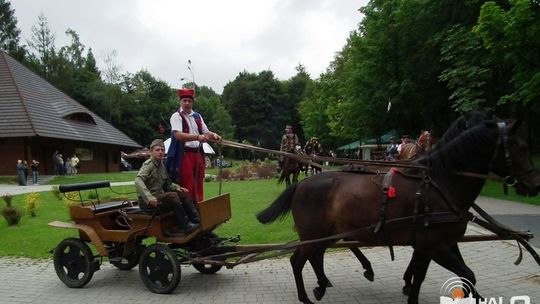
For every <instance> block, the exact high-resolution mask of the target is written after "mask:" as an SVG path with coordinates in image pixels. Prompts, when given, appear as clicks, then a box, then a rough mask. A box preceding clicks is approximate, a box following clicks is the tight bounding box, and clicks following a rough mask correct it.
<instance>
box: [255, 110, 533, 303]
mask: <svg viewBox="0 0 540 304" xmlns="http://www.w3.org/2000/svg"><path fill="white" fill-rule="evenodd" d="M517 125H519V124H514V125H513V126H512V127H511V130H510V132H508V133H507V132H506V127H504V125H503V124H498V122H497V121H494V120H485V121H482V122H481V123H479V124H477V125H475V126H473V127H471V128H469V129H467V130H465V131H463V132H456V134H452V136H448V135H447V136H446V141H445V143H442V144H441V143H439V146H438V147H437V149H434V150H433V151H431V152H430V153H429V154H427V155H426V156H424V157H422V158H420V159H419V160H418V161H417V163H418V164H420V165H422V166H424V167H425V168H426V169H403V170H392V171H391V172H393V173H391V174H392V179H391V186H392V187H393V188H394V189H395V194H396V195H395V197H394V198H392V199H391V200H390V201H389V202H388V203H387V204H386V205H384V206H385V208H382V207H374V206H382V205H383V204H382V203H381V202H382V201H383V199H382V191H381V182H382V178H378V179H377V178H374V176H373V175H364V174H354V173H349V172H330V171H329V172H324V173H322V174H318V175H315V176H313V177H311V178H309V179H306V180H304V181H303V182H301V183H299V184H295V185H293V186H292V187H289V188H287V189H286V190H285V191H284V192H283V193H282V194H281V195H280V197H278V199H277V200H276V201H275V202H274V203H273V204H272V205H271V206H270V207H268V208H267V209H265V210H264V211H262V212H261V213H259V214H258V216H257V217H258V219H259V221H260V222H262V223H270V222H272V221H275V220H276V219H277V218H279V217H281V216H283V215H285V214H286V213H287V212H288V211H292V214H293V218H294V222H295V226H296V230H297V232H298V235H299V237H300V240H302V241H305V240H311V239H318V238H323V237H328V236H332V235H336V234H340V233H344V232H348V231H355V235H354V236H348V238H350V239H355V240H359V241H362V242H364V243H368V244H371V245H374V246H378V245H413V246H414V248H415V254H416V255H417V256H416V257H415V258H414V263H415V264H414V269H413V277H414V280H413V283H412V287H411V290H410V293H409V299H408V303H418V294H419V291H420V285H421V283H422V282H423V280H424V278H425V275H426V272H427V268H428V266H429V262H430V261H431V260H433V261H435V262H436V263H438V264H440V265H441V266H442V267H444V268H446V269H448V270H450V271H452V272H454V273H455V274H456V275H457V276H459V277H463V278H465V279H467V280H469V281H470V282H472V283H473V284H475V283H476V279H475V277H474V273H473V272H472V271H471V270H470V269H469V268H468V267H467V266H466V265H465V263H464V261H463V259H462V258H461V256H460V255H459V251H457V250H456V249H457V242H458V241H459V240H460V239H461V238H462V237H463V235H464V233H465V229H466V227H467V222H468V219H470V213H469V212H468V209H469V208H470V207H471V205H472V202H474V200H475V199H476V197H477V196H478V194H479V192H480V190H481V188H482V186H483V184H484V180H483V179H481V178H478V177H472V176H468V175H461V174H456V172H464V171H465V172H472V173H477V174H483V175H485V174H487V173H488V172H493V173H495V174H497V175H499V176H502V177H507V180H511V179H514V181H515V182H514V183H512V184H513V186H515V188H516V191H517V193H518V194H521V195H530V196H532V195H536V194H537V193H538V191H539V190H540V173H539V172H538V170H536V169H535V168H534V167H533V163H532V161H531V159H530V155H529V152H528V150H527V145H526V144H525V143H524V142H523V141H522V140H521V139H520V138H519V137H518V136H517V134H516V126H517ZM443 137H444V136H443ZM510 177H511V178H510ZM418 191H419V192H420V193H421V195H420V199H417V195H416V193H417V192H418ZM376 227H379V228H378V229H377V228H376ZM374 230H377V232H375V231H374ZM335 241H337V240H328V241H325V242H316V243H308V244H304V245H302V246H299V247H298V248H297V249H296V250H295V252H294V254H293V256H292V257H291V265H292V268H293V272H294V276H295V281H296V287H297V291H298V298H299V300H300V301H301V302H303V303H312V302H311V301H310V300H309V298H308V296H307V294H306V291H305V288H304V282H303V278H302V269H303V267H304V265H305V262H306V261H307V260H309V261H310V263H311V265H312V267H313V269H314V271H315V274H316V276H317V282H318V287H317V288H315V290H314V293H315V297H316V298H317V299H320V298H322V296H324V293H325V290H326V288H327V287H330V286H331V284H330V282H329V280H328V278H327V277H326V275H325V273H324V269H323V256H324V252H325V250H326V248H327V247H328V246H329V245H331V244H332V243H334V242H335ZM474 296H475V297H477V294H474Z"/></svg>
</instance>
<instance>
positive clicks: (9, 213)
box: [2, 207, 22, 226]
mask: <svg viewBox="0 0 540 304" xmlns="http://www.w3.org/2000/svg"><path fill="white" fill-rule="evenodd" d="M2 216H3V217H4V218H5V219H6V221H7V222H8V225H9V226H13V225H17V224H18V223H19V221H20V220H21V216H22V214H21V211H20V210H19V209H18V208H17V207H6V208H4V209H2Z"/></svg>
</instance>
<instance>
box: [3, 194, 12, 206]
mask: <svg viewBox="0 0 540 304" xmlns="http://www.w3.org/2000/svg"><path fill="white" fill-rule="evenodd" d="M2 198H3V199H4V201H5V202H6V207H11V201H12V200H13V195H12V194H10V193H6V194H4V195H2Z"/></svg>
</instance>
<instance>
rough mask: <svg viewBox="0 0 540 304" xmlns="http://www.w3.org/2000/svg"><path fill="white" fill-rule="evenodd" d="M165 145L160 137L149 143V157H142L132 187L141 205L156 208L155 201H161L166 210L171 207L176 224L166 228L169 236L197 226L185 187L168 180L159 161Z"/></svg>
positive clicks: (186, 231)
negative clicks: (133, 186) (143, 158)
mask: <svg viewBox="0 0 540 304" xmlns="http://www.w3.org/2000/svg"><path fill="white" fill-rule="evenodd" d="M164 158H165V145H164V144H163V140H161V139H156V140H154V141H152V144H150V159H148V160H146V161H145V162H144V163H143V165H142V166H141V169H140V170H139V173H137V177H136V178H135V188H136V189H137V193H138V194H139V202H140V206H141V208H143V209H144V208H156V207H157V205H158V201H159V202H161V203H163V206H164V208H165V210H166V211H170V210H172V211H173V212H174V215H175V217H176V219H177V223H178V224H179V227H175V228H173V229H172V230H171V231H166V233H167V234H168V235H170V236H174V235H177V234H182V233H185V234H186V235H187V234H190V233H191V232H193V231H195V230H196V229H197V228H199V227H200V223H201V220H200V217H199V213H198V212H197V209H196V208H195V206H194V205H193V203H192V201H191V199H190V198H189V197H188V195H187V192H188V189H186V188H182V187H180V186H176V185H174V184H173V183H172V182H171V179H170V178H169V176H168V174H167V170H166V169H165V165H164V164H163V159H164Z"/></svg>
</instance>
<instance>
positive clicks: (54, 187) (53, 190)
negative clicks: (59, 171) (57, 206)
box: [51, 186, 62, 201]
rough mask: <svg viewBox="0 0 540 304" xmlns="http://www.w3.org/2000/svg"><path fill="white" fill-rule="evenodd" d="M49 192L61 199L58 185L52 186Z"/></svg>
mask: <svg viewBox="0 0 540 304" xmlns="http://www.w3.org/2000/svg"><path fill="white" fill-rule="evenodd" d="M51 192H52V194H53V195H54V197H56V198H57V199H58V200H59V201H61V200H62V194H61V193H60V189H59V188H58V186H52V187H51Z"/></svg>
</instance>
